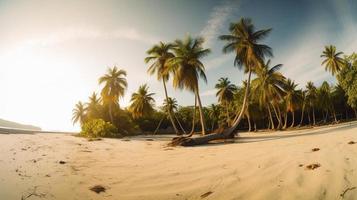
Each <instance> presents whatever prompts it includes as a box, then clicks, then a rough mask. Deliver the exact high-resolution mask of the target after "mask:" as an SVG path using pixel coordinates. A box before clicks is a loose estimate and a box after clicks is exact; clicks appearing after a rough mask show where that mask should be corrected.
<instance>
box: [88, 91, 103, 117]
mask: <svg viewBox="0 0 357 200" xmlns="http://www.w3.org/2000/svg"><path fill="white" fill-rule="evenodd" d="M101 101H102V100H101V99H100V98H99V97H98V95H97V93H95V92H93V93H92V95H91V96H90V97H89V102H88V103H87V116H88V119H98V118H101V115H102V113H101Z"/></svg>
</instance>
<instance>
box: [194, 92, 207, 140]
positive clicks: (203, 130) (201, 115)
mask: <svg viewBox="0 0 357 200" xmlns="http://www.w3.org/2000/svg"><path fill="white" fill-rule="evenodd" d="M195 92H196V96H197V102H198V111H199V112H200V121H201V129H202V135H206V124H205V117H204V115H203V110H202V103H201V98H200V94H199V92H198V86H197V87H196V90H195Z"/></svg>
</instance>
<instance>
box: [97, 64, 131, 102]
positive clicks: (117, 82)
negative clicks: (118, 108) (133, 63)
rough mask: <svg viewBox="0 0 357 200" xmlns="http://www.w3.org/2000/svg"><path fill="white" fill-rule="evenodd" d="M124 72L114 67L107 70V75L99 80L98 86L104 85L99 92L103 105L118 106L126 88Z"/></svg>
mask: <svg viewBox="0 0 357 200" xmlns="http://www.w3.org/2000/svg"><path fill="white" fill-rule="evenodd" d="M125 77H126V71H125V70H122V69H118V68H117V67H116V66H114V67H113V68H109V69H108V72H107V74H105V75H104V76H102V77H100V78H99V84H104V87H103V89H102V92H101V96H102V98H103V103H105V104H106V103H111V104H118V103H119V102H118V101H119V98H120V97H122V96H124V93H125V90H126V88H127V87H128V83H127V81H126V78H125Z"/></svg>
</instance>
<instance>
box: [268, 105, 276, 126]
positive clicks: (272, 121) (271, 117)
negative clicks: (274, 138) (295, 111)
mask: <svg viewBox="0 0 357 200" xmlns="http://www.w3.org/2000/svg"><path fill="white" fill-rule="evenodd" d="M267 107H268V112H269V118H270V124H271V129H275V126H274V120H273V116H272V114H271V110H270V105H269V103H268V106H267ZM268 128H270V127H268Z"/></svg>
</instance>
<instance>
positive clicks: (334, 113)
mask: <svg viewBox="0 0 357 200" xmlns="http://www.w3.org/2000/svg"><path fill="white" fill-rule="evenodd" d="M333 117H334V119H335V122H336V123H337V117H336V111H335V109H334V108H333Z"/></svg>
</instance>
